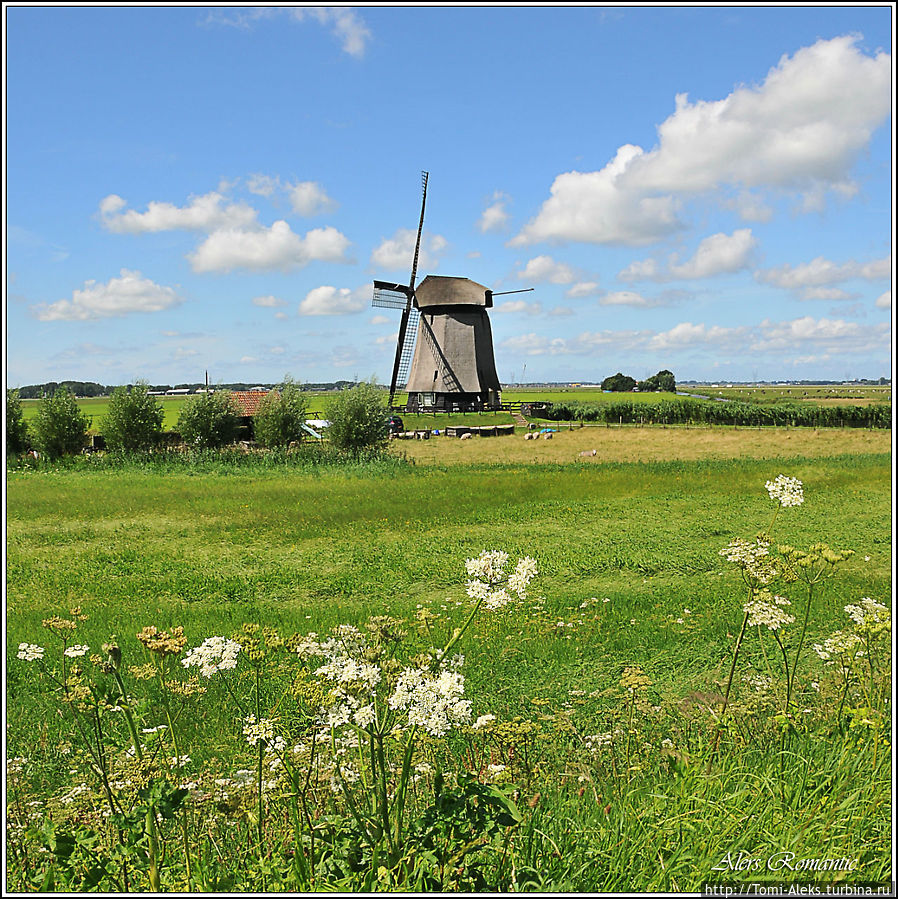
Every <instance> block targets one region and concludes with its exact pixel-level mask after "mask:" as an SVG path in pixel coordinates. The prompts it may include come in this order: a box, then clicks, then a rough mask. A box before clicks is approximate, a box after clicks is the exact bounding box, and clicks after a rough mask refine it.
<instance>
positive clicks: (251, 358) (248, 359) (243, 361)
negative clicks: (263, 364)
mask: <svg viewBox="0 0 898 899" xmlns="http://www.w3.org/2000/svg"><path fill="white" fill-rule="evenodd" d="M258 361H259V360H258V359H257V358H256V357H255V356H241V357H240V364H241V365H248V364H250V363H251V362H258Z"/></svg>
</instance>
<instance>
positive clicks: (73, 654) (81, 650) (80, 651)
mask: <svg viewBox="0 0 898 899" xmlns="http://www.w3.org/2000/svg"><path fill="white" fill-rule="evenodd" d="M88 652H90V647H89V646H68V647H66V650H65V652H64V653H63V655H66V656H68V657H69V658H70V659H77V658H79V657H80V656H83V655H87V653H88Z"/></svg>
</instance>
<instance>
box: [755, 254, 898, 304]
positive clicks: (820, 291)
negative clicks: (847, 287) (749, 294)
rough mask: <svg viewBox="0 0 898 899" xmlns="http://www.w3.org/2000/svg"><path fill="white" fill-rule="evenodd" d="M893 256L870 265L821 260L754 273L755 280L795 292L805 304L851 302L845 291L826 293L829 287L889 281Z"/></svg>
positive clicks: (885, 257) (866, 263)
mask: <svg viewBox="0 0 898 899" xmlns="http://www.w3.org/2000/svg"><path fill="white" fill-rule="evenodd" d="M891 272H892V255H891V253H890V254H889V255H888V256H884V257H883V258H882V259H874V260H872V261H871V262H863V263H862V262H856V261H854V260H849V261H848V262H843V263H841V264H840V263H836V262H832V261H831V260H829V259H825V258H824V257H823V256H818V257H817V258H816V259H812V260H811V261H810V262H804V263H801V264H800V265H795V266H792V265H788V264H786V265H780V266H778V267H776V268H770V269H765V270H762V271H758V272H756V273H755V278H756V280H758V281H760V282H761V283H762V284H772V285H773V286H774V287H782V288H783V289H785V290H794V291H797V292H798V294H799V296H800V298H801V299H804V300H833V299H850V298H851V296H852V295H851V294H849V293H847V292H845V291H837V290H827V289H826V288H829V287H830V285H832V284H839V283H841V282H843V281H852V280H855V279H860V280H865V281H879V280H886V279H888V278H890V277H891Z"/></svg>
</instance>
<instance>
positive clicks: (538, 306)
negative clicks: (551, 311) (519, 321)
mask: <svg viewBox="0 0 898 899" xmlns="http://www.w3.org/2000/svg"><path fill="white" fill-rule="evenodd" d="M542 311H543V306H542V303H528V302H527V300H506V301H505V302H504V303H499V305H498V306H496V312H524V313H526V314H527V315H539V314H540V313H541V312H542Z"/></svg>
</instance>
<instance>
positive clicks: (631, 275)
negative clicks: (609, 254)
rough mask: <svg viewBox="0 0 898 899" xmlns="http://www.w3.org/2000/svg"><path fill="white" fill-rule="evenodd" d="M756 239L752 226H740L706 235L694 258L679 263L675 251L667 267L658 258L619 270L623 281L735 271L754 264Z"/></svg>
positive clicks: (682, 278) (684, 278)
mask: <svg viewBox="0 0 898 899" xmlns="http://www.w3.org/2000/svg"><path fill="white" fill-rule="evenodd" d="M757 243H758V242H757V240H756V239H755V237H754V236H753V235H752V233H751V229H750V228H740V229H739V230H737V231H734V232H733V233H732V234H722V233H720V234H712V235H711V236H710V237H706V238H705V239H704V240H703V241H702V242H701V243H700V244H699V245H698V248H697V249H696V251H695V254H694V255H693V256H692V258H691V259H688V260H687V261H686V262H680V261H679V257H678V256H677V255H676V254H673V255H671V256H670V258H669V259H668V262H667V266H666V267H665V266H664V265H662V264H660V263H659V262H658V261H657V260H656V259H642V260H637V261H635V262H631V263H630V264H629V265H628V266H627V267H626V268H625V269H623V271H621V272H619V273H618V276H617V277H618V279H619V280H620V281H627V282H631V283H632V282H633V281H687V280H690V281H691V280H694V279H698V278H712V277H714V276H716V275H726V274H733V273H734V272H738V271H742V270H743V269H745V268H748V267H749V265H750V264H751V262H752V260H753V258H754V255H755V249H756V247H757Z"/></svg>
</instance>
